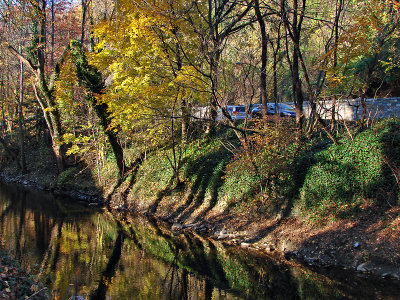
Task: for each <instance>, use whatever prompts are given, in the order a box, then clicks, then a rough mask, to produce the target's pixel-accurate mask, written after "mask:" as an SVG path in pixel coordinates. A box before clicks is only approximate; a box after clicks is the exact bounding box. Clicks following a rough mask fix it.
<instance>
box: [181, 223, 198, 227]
mask: <svg viewBox="0 0 400 300" xmlns="http://www.w3.org/2000/svg"><path fill="white" fill-rule="evenodd" d="M183 228H196V224H194V223H192V224H187V225H185V226H183Z"/></svg>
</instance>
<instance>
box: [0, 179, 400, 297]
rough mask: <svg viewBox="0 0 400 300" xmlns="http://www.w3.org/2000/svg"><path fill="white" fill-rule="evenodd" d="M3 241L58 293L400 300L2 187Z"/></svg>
mask: <svg viewBox="0 0 400 300" xmlns="http://www.w3.org/2000/svg"><path fill="white" fill-rule="evenodd" d="M0 238H1V239H3V240H4V241H5V247H6V249H7V250H8V251H9V252H10V253H11V254H12V255H13V256H14V257H15V258H16V259H17V260H19V261H20V262H21V264H22V266H24V267H25V268H26V269H28V271H29V272H31V273H32V274H34V275H35V276H36V278H37V279H40V280H41V281H42V282H43V283H44V284H45V285H46V286H47V287H48V289H49V290H50V291H51V292H52V297H53V299H74V298H75V297H76V296H80V297H82V298H83V299H400V284H399V282H398V281H389V280H383V279H382V280H380V279H374V278H362V277H359V276H357V275H355V274H350V273H349V272H345V271H340V270H339V271H338V270H317V272H316V271H312V270H309V269H307V268H305V267H302V266H299V265H297V264H294V263H287V262H284V261H278V260H275V259H273V258H271V257H269V256H266V255H263V254H260V253H253V252H250V251H248V250H244V249H240V248H236V247H227V246H224V245H223V244H221V243H218V242H215V241H212V240H209V239H207V238H204V237H200V236H197V235H195V234H191V233H185V234H180V235H175V234H173V233H172V232H171V231H170V230H169V229H168V226H167V225H166V224H164V223H163V222H160V221H157V220H154V219H147V218H143V217H139V216H121V215H120V216H115V215H113V214H111V213H110V212H106V211H102V210H94V209H87V208H85V207H83V206H79V205H76V204H74V203H72V202H70V201H68V200H66V199H62V198H54V197H52V196H51V195H49V194H47V193H42V192H33V191H26V190H23V189H22V188H21V187H17V186H11V185H4V184H1V185H0Z"/></svg>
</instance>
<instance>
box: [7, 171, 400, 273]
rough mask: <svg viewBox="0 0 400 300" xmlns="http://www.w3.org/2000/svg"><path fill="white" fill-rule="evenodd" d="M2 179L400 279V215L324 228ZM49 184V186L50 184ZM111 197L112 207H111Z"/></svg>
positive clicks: (289, 256) (316, 264)
mask: <svg viewBox="0 0 400 300" xmlns="http://www.w3.org/2000/svg"><path fill="white" fill-rule="evenodd" d="M1 180H2V181H5V182H12V183H17V184H21V185H23V186H24V187H25V188H29V189H38V190H44V191H50V192H52V193H53V194H54V195H57V196H63V197H69V198H72V199H75V200H78V202H81V203H84V204H85V205H87V206H89V207H98V206H104V207H109V209H111V210H113V211H115V212H125V213H140V214H143V215H147V216H152V217H156V218H159V219H162V220H164V221H166V222H168V223H169V224H170V225H171V230H172V231H174V232H175V233H176V234H181V233H184V232H196V233H197V234H200V235H201V236H205V237H208V238H211V239H214V240H216V241H220V242H222V243H224V244H226V245H232V246H239V247H241V248H245V249H249V250H250V249H251V250H253V251H258V252H262V253H267V254H268V255H273V256H275V257H281V258H282V259H284V260H286V261H296V262H298V263H301V264H304V265H307V266H309V267H311V268H313V269H318V268H339V269H342V270H346V269H348V270H352V271H355V272H357V273H359V274H360V275H362V276H373V277H374V276H377V277H380V278H387V279H394V280H399V278H400V268H399V266H400V239H399V237H400V234H399V233H400V226H399V224H400V218H399V215H400V210H399V208H393V209H391V210H383V209H382V211H374V212H369V213H367V212H368V211H366V213H364V214H362V215H360V216H359V218H358V220H341V221H337V222H331V223H330V224H326V225H324V226H318V225H315V224H310V223H307V222H305V221H302V220H301V219H300V218H296V217H295V216H290V217H286V218H280V216H277V217H275V218H260V217H259V216H251V215H249V214H247V215H246V214H244V213H237V212H234V211H229V208H228V207H227V206H224V205H217V206H214V207H213V208H212V209H209V203H203V204H201V205H198V206H196V205H195V204H192V205H190V204H189V205H182V202H181V201H178V200H177V199H176V197H171V196H170V195H164V197H163V198H162V199H160V200H159V201H157V200H156V201H148V200H147V199H137V198H130V197H128V198H126V197H125V198H124V196H123V191H124V187H123V186H122V187H119V189H117V190H115V191H114V193H112V195H111V196H110V195H106V194H101V193H94V192H93V190H91V191H90V192H88V191H87V190H79V189H73V188H60V187H57V188H55V187H54V186H51V185H43V184H41V183H40V180H37V178H33V177H31V176H29V175H25V176H22V175H17V176H15V175H12V174H10V173H8V174H4V173H3V174H2V175H1ZM46 182H47V181H46ZM107 196H108V200H109V203H107V204H106V201H107Z"/></svg>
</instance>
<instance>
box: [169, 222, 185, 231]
mask: <svg viewBox="0 0 400 300" xmlns="http://www.w3.org/2000/svg"><path fill="white" fill-rule="evenodd" d="M182 229H183V226H182V224H180V223H177V222H175V223H174V224H172V226H171V230H172V231H181V230H182Z"/></svg>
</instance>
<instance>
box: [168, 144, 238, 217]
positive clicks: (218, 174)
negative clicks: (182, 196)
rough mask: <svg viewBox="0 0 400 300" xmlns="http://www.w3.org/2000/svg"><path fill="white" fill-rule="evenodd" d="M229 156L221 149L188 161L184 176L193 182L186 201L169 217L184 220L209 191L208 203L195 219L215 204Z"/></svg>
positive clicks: (200, 203)
mask: <svg viewBox="0 0 400 300" xmlns="http://www.w3.org/2000/svg"><path fill="white" fill-rule="evenodd" d="M231 157H232V156H231V154H230V153H229V152H227V151H226V150H222V149H221V150H218V151H215V152H212V153H208V154H206V155H203V156H200V157H198V158H196V159H194V160H193V161H189V162H188V163H187V167H186V169H185V178H186V179H187V180H188V181H190V182H193V184H192V186H191V189H190V192H189V195H188V196H187V200H186V202H185V203H184V204H182V205H181V206H179V207H178V208H177V209H176V210H175V212H174V213H173V214H172V215H171V216H170V217H171V218H173V219H176V218H178V221H179V222H180V223H183V222H185V221H186V220H187V219H188V218H189V217H190V216H191V215H192V214H193V213H194V211H195V210H196V209H198V208H199V207H200V206H201V205H202V204H203V203H204V201H205V198H206V195H207V192H209V195H210V200H209V205H208V207H207V208H205V210H203V211H202V212H201V213H200V214H199V216H198V217H197V218H196V221H199V220H200V219H201V218H203V217H204V216H205V215H206V214H207V213H208V212H209V211H210V210H211V209H212V208H213V207H214V206H215V205H216V204H217V201H218V189H219V188H220V187H221V186H222V185H223V182H224V179H223V175H224V172H225V166H226V164H227V163H228V161H229V160H230V159H231Z"/></svg>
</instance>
